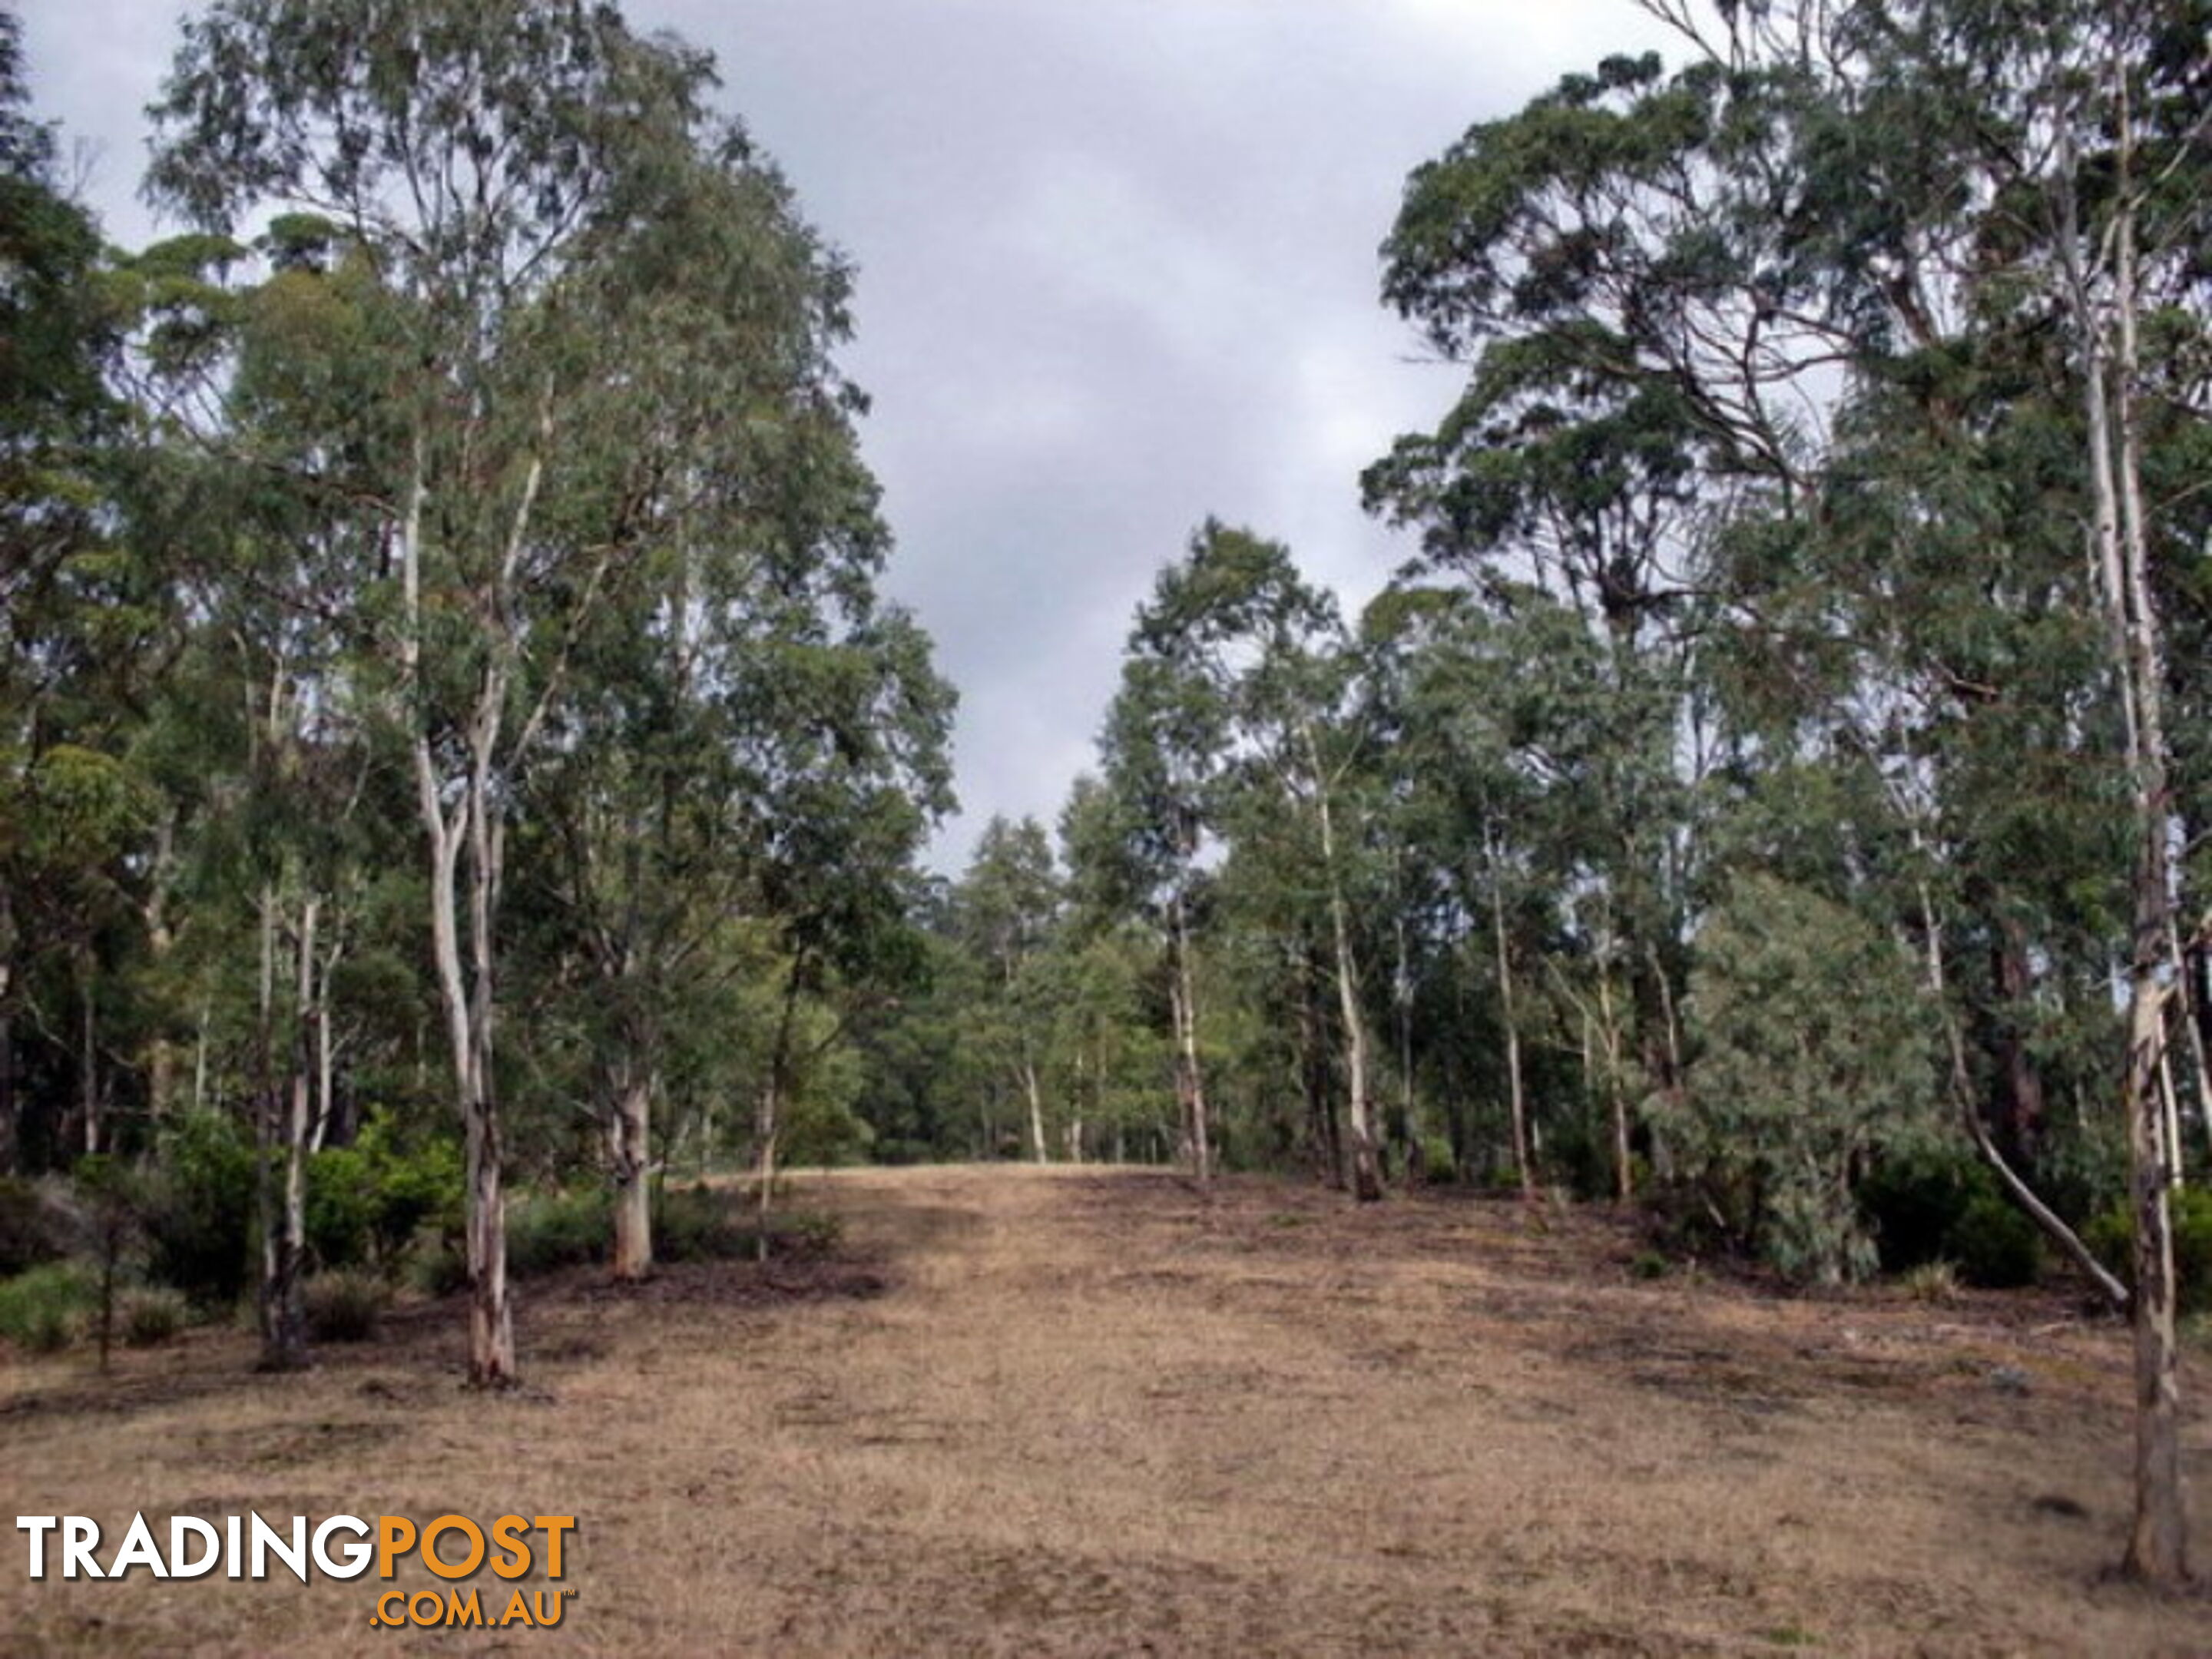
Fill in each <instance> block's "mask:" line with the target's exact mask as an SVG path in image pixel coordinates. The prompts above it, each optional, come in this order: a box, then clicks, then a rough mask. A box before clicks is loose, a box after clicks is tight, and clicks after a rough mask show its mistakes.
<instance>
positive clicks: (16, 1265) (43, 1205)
mask: <svg viewBox="0 0 2212 1659" xmlns="http://www.w3.org/2000/svg"><path fill="white" fill-rule="evenodd" d="M66 1231H67V1229H66V1227H65V1226H64V1220H63V1218H62V1217H61V1216H60V1215H58V1213H57V1212H56V1210H55V1206H54V1205H53V1202H52V1200H51V1199H50V1198H49V1197H48V1196H47V1194H46V1192H45V1191H44V1190H43V1189H42V1188H40V1186H39V1185H38V1184H37V1183H36V1182H29V1181H25V1180H22V1179H21V1178H20V1177H19V1176H0V1279H5V1278H7V1277H9V1275H10V1274H14V1273H21V1272H23V1271H24V1270H25V1269H27V1268H30V1267H39V1266H41V1265H42V1264H44V1263H46V1262H48V1261H59V1260H61V1258H62V1257H63V1256H64V1255H68V1254H69V1247H68V1241H67V1239H66V1237H64V1235H65V1233H66Z"/></svg>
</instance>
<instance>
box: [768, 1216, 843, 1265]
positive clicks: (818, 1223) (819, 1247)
mask: <svg viewBox="0 0 2212 1659" xmlns="http://www.w3.org/2000/svg"><path fill="white" fill-rule="evenodd" d="M772 1231H774V1230H772ZM781 1232H782V1235H783V1237H782V1239H781V1241H780V1242H781V1244H782V1248H783V1251H784V1253H785V1254H786V1255H829V1253H830V1252H831V1251H832V1250H835V1249H836V1248H837V1246H838V1245H839V1244H840V1243H842V1242H843V1240H844V1237H845V1224H844V1223H843V1222H842V1221H840V1220H839V1219H838V1218H836V1216H834V1215H830V1214H829V1213H827V1212H824V1211H821V1210H801V1211H800V1212H799V1213H797V1214H796V1215H788V1216H786V1217H784V1218H783V1224H782V1227H781Z"/></svg>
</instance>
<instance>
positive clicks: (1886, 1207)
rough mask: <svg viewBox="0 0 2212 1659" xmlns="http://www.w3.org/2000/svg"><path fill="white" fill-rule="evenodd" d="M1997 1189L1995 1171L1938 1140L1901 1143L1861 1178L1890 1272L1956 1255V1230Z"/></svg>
mask: <svg viewBox="0 0 2212 1659" xmlns="http://www.w3.org/2000/svg"><path fill="white" fill-rule="evenodd" d="M1984 1196H1988V1197H1995V1196H1996V1186H1995V1184H1994V1183H1993V1182H1992V1180H1991V1177H1990V1174H1989V1171H1988V1170H1985V1169H1984V1168H1983V1167H1982V1165H1981V1164H1980V1163H1979V1161H1978V1160H1977V1159H1976V1158H1974V1157H1973V1156H1972V1154H1971V1153H1970V1152H1966V1150H1965V1149H1964V1148H1960V1147H1952V1146H1940V1145H1937V1144H1934V1143H1930V1144H1927V1145H1921V1146H1904V1147H1901V1148H1899V1149H1898V1150H1897V1151H1896V1152H1893V1153H1891V1154H1890V1155H1888V1156H1887V1157H1885V1158H1882V1159H1881V1161H1880V1162H1879V1163H1878V1164H1875V1167H1874V1169H1873V1170H1871V1171H1870V1172H1869V1174H1868V1176H1867V1177H1866V1178H1865V1180H1863V1182H1860V1183H1859V1207H1860V1209H1861V1211H1862V1212H1863V1214H1864V1216H1865V1220H1866V1225H1867V1228H1868V1230H1869V1231H1870V1232H1871V1233H1872V1234H1873V1235H1874V1242H1875V1247H1876V1249H1878V1250H1879V1251H1880V1253H1881V1270H1882V1271H1883V1272H1884V1273H1905V1272H1907V1271H1909V1270H1910V1269H1911V1268H1914V1267H1919V1266H1921V1265H1922V1264H1923V1263H1924V1262H1929V1261H1939V1260H1943V1259H1947V1258H1949V1259H1953V1260H1955V1257H1954V1256H1953V1254H1952V1250H1951V1244H1950V1240H1951V1233H1952V1230H1953V1229H1954V1227H1955V1226H1957V1225H1958V1223H1959V1219H1960V1217H1961V1216H1963V1215H1964V1214H1965V1213H1966V1207H1967V1206H1968V1205H1969V1204H1971V1203H1972V1202H1973V1201H1974V1200H1976V1199H1978V1198H1982V1197H1984Z"/></svg>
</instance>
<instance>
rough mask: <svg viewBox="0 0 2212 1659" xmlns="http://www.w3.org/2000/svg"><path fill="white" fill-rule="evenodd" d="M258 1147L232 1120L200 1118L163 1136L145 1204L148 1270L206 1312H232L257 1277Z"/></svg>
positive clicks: (182, 1120)
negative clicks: (255, 1173)
mask: <svg viewBox="0 0 2212 1659" xmlns="http://www.w3.org/2000/svg"><path fill="white" fill-rule="evenodd" d="M253 1163H254V1155H253V1147H252V1143H251V1142H249V1141H248V1140H247V1139H246V1134H245V1132H244V1131H243V1130H241V1129H240V1127H239V1126H238V1125H237V1124H236V1123H235V1122H234V1121H232V1120H231V1119H229V1118H228V1117H225V1116H223V1115H221V1114H219V1113H215V1112H197V1113H192V1114H190V1115H186V1116H185V1117H182V1118H180V1119H179V1120H178V1121H177V1122H176V1124H175V1125H174V1126H173V1127H172V1128H171V1129H170V1130H169V1132H168V1133H167V1134H166V1135H164V1136H163V1137H162V1139H161V1153H160V1159H159V1170H158V1172H157V1173H156V1174H155V1176H153V1178H152V1179H151V1181H150V1182H149V1187H148V1190H147V1193H146V1194H145V1200H144V1214H143V1225H144V1227H145V1233H146V1251H147V1264H146V1266H147V1272H148V1274H149V1276H150V1277H151V1278H152V1279H154V1280H155V1282H157V1283H159V1284H163V1285H169V1286H170V1287H171V1288H173V1289H175V1290H179V1291H183V1292H184V1293H185V1295H186V1296H187V1297H190V1298H191V1300H192V1301H194V1302H196V1303H197V1304H201V1305H202V1306H204V1307H215V1306H227V1305H228V1304H231V1303H234V1302H235V1301H237V1300H238V1298H239V1297H240V1296H241V1295H243V1294H244V1293H245V1291H246V1285H247V1284H248V1283H249V1282H250V1280H251V1277H252V1270H253V1269H252V1261H253V1254H252V1245H253V1215H254V1190H253Z"/></svg>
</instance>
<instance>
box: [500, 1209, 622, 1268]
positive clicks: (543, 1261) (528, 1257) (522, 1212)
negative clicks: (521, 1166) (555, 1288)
mask: <svg viewBox="0 0 2212 1659" xmlns="http://www.w3.org/2000/svg"><path fill="white" fill-rule="evenodd" d="M613 1238H614V1200H613V1197H612V1195H611V1194H609V1193H608V1192H606V1191H605V1189H604V1188H601V1189H599V1190H596V1191H587V1192H573V1193H540V1194H532V1195H531V1196H529V1197H527V1198H525V1199H522V1200H520V1201H518V1202H516V1203H514V1204H513V1205H510V1206H508V1208H507V1271H508V1272H509V1273H513V1275H514V1276H515V1277H516V1278H518V1279H528V1278H530V1277H532V1275H534V1274H538V1273H556V1272H557V1271H559V1270H560V1269H561V1268H562V1267H586V1266H588V1265H590V1264H592V1263H593V1262H600V1261H605V1260H606V1259H607V1254H608V1250H609V1248H610V1246H611V1243H612V1242H613Z"/></svg>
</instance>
